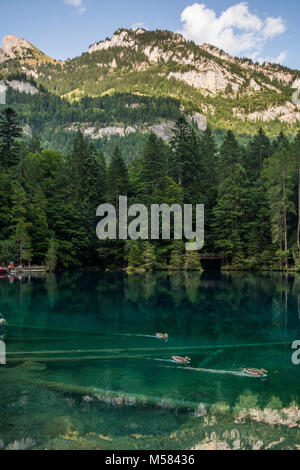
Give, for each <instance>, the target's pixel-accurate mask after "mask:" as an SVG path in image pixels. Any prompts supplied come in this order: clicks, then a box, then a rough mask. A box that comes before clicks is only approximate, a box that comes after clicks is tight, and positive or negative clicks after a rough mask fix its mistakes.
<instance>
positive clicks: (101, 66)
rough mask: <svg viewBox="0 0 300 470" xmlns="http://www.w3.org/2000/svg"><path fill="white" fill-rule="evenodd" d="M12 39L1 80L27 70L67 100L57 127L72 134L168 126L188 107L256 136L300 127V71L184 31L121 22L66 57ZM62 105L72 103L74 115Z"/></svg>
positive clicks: (216, 124)
mask: <svg viewBox="0 0 300 470" xmlns="http://www.w3.org/2000/svg"><path fill="white" fill-rule="evenodd" d="M4 45H5V47H4V50H3V47H2V53H1V54H2V57H3V54H4V55H5V59H4V60H3V59H2V63H0V80H1V79H2V80H5V81H6V84H9V81H10V80H11V79H14V80H16V78H18V77H23V78H22V80H23V81H26V77H27V79H28V80H34V83H32V84H33V86H35V87H36V88H37V89H39V90H40V91H39V95H40V94H41V93H42V94H43V93H45V92H46V93H48V95H47V96H48V98H47V99H49V100H50V101H51V100H54V101H55V100H57V99H56V98H55V99H54V96H55V97H59V99H60V100H62V101H61V104H59V102H58V101H55V102H56V103H57V104H56V108H55V109H56V112H57V116H59V119H58V122H59V124H57V127H56V128H55V131H56V130H57V129H58V127H59V126H60V127H59V128H60V130H61V131H63V132H69V133H70V132H71V131H72V130H73V129H75V128H78V126H79V127H81V128H82V130H83V131H84V133H85V134H86V135H87V136H89V137H91V138H93V139H100V138H102V137H103V136H108V138H111V135H114V133H115V134H117V135H119V136H122V137H123V136H126V135H128V132H130V133H135V132H139V131H142V132H146V131H147V129H148V130H151V129H152V128H153V126H155V129H158V127H157V126H159V125H160V126H161V129H163V130H166V129H167V127H168V126H171V124H172V122H174V121H175V120H176V119H177V118H178V116H179V115H180V114H185V115H186V116H187V117H192V116H198V118H197V119H199V122H200V126H199V128H200V129H201V128H203V127H204V125H203V122H206V121H207V122H208V124H209V126H210V127H212V128H215V129H223V130H227V129H229V128H230V129H233V130H234V131H236V132H237V133H239V134H249V135H253V134H254V133H255V132H256V131H257V129H258V127H259V126H261V125H263V126H264V128H265V131H266V133H267V134H269V135H276V134H277V133H278V132H279V131H280V130H283V131H285V132H287V133H292V134H294V133H295V132H296V131H297V129H298V128H300V105H297V104H294V103H293V102H292V93H293V90H294V89H296V88H300V71H298V70H291V69H288V68H287V67H283V66H281V65H279V64H270V63H268V62H266V63H264V64H258V63H254V62H253V61H252V60H251V59H246V58H237V57H232V56H230V55H229V54H227V53H226V52H224V51H222V50H221V49H218V48H217V47H215V46H212V45H209V44H203V45H201V46H198V45H196V44H195V43H194V42H192V41H187V40H186V39H185V38H184V37H183V36H182V35H181V34H179V33H173V32H171V31H167V30H156V31H147V30H145V29H142V28H139V29H136V30H133V29H126V28H119V29H118V30H117V31H116V32H115V33H114V34H113V35H112V37H111V38H106V39H105V40H104V41H98V42H95V43H94V44H92V45H90V46H89V48H88V50H87V51H86V52H83V53H82V55H80V56H78V57H75V58H73V59H68V60H66V61H64V62H62V61H56V60H55V59H52V58H49V57H48V56H47V55H45V54H44V53H43V52H42V51H39V50H38V49H37V48H35V46H32V45H31V44H30V43H29V42H27V41H25V40H23V39H19V38H17V37H15V36H11V35H8V36H6V40H5V41H4ZM1 54H0V59H1ZM0 62H1V60H0ZM21 88H22V87H21ZM23 88H24V87H23ZM25 88H26V87H25ZM41 90H42V91H41ZM43 96H44V95H43ZM52 96H53V98H52ZM32 99H33V98H32ZM35 99H36V100H38V99H39V98H38V96H36V97H35ZM45 99H46V98H45ZM84 100H85V101H84ZM87 100H88V101H87ZM66 101H67V102H68V103H69V105H68V106H67V105H66ZM28 106H30V105H28ZM60 106H61V107H62V108H66V107H69V108H70V111H69V112H68V117H67V118H65V113H61V112H60V111H59V107H60ZM48 108H49V106H48ZM79 109H81V111H80V112H79V111H78V110H79ZM72 110H73V111H72ZM72 116H73V117H72ZM199 116H200V117H199ZM44 119H46V118H44ZM27 120H28V118H27ZM204 120H205V121H204ZM26 123H27V121H26ZM34 130H35V129H34V128H33V131H34ZM168 133H169V132H167V134H168ZM167 134H166V135H167ZM162 137H165V136H164V135H162Z"/></svg>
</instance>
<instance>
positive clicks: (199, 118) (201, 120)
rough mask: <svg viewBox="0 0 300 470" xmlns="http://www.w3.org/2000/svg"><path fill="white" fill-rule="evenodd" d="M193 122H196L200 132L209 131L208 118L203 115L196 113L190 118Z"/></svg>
mask: <svg viewBox="0 0 300 470" xmlns="http://www.w3.org/2000/svg"><path fill="white" fill-rule="evenodd" d="M190 119H191V121H192V122H194V123H195V124H196V125H197V127H198V129H200V131H205V130H206V129H207V121H206V117H205V116H203V114H200V113H195V114H193V115H192V116H190Z"/></svg>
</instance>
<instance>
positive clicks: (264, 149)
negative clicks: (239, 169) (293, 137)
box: [245, 128, 272, 182]
mask: <svg viewBox="0 0 300 470" xmlns="http://www.w3.org/2000/svg"><path fill="white" fill-rule="evenodd" d="M271 153H272V147H271V144H270V140H269V138H268V137H267V136H266V135H265V133H264V131H263V130H262V128H260V129H259V130H258V133H257V134H256V135H255V136H254V137H253V139H252V140H251V141H250V142H249V145H248V148H247V151H246V153H245V168H246V171H247V174H248V178H249V180H250V181H252V182H255V181H256V180H257V178H258V177H259V175H260V173H261V171H262V169H263V165H264V161H265V160H266V159H267V158H268V157H269V156H270V155H271Z"/></svg>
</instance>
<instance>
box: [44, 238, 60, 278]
mask: <svg viewBox="0 0 300 470" xmlns="http://www.w3.org/2000/svg"><path fill="white" fill-rule="evenodd" d="M45 262H46V266H47V270H48V271H49V272H54V271H55V269H56V266H57V251H56V242H55V239H54V238H53V237H51V239H50V242H49V248H48V251H47V254H46V258H45Z"/></svg>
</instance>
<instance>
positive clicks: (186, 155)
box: [170, 117, 203, 204]
mask: <svg viewBox="0 0 300 470" xmlns="http://www.w3.org/2000/svg"><path fill="white" fill-rule="evenodd" d="M173 132H174V137H173V138H172V139H171V142H170V145H171V154H170V175H171V176H172V177H173V178H174V180H175V182H176V183H178V184H179V185H180V186H181V187H182V188H183V191H184V199H185V202H187V203H196V204H199V203H200V201H201V194H202V193H201V177H202V178H203V165H202V161H201V158H200V148H199V141H198V139H197V137H196V134H195V131H194V129H193V128H192V126H191V125H190V124H189V123H188V122H187V121H186V119H185V118H183V117H182V118H180V119H179V120H178V121H177V122H176V125H175V128H174V131H173Z"/></svg>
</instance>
